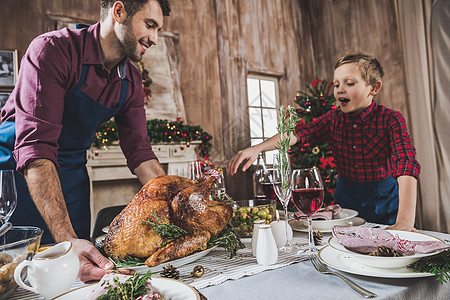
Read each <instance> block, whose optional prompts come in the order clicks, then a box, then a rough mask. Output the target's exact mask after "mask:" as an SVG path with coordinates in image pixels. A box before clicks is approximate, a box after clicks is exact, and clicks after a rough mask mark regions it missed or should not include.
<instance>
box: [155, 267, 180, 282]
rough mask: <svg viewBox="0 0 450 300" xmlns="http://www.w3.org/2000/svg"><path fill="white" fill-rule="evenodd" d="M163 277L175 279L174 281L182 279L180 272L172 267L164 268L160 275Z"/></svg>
mask: <svg viewBox="0 0 450 300" xmlns="http://www.w3.org/2000/svg"><path fill="white" fill-rule="evenodd" d="M160 275H161V277H165V278H173V279H179V278H180V271H178V270H177V268H175V267H174V266H172V265H167V266H166V267H163V270H162V271H161V273H160Z"/></svg>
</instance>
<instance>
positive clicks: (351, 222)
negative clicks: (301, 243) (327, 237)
mask: <svg viewBox="0 0 450 300" xmlns="http://www.w3.org/2000/svg"><path fill="white" fill-rule="evenodd" d="M365 223H366V220H364V219H363V218H360V217H354V218H351V219H344V220H339V222H334V224H333V225H332V226H330V227H327V228H325V229H318V228H317V226H316V224H315V223H314V222H313V224H312V227H313V230H320V231H321V232H331V228H333V226H361V225H363V224H365ZM289 225H291V227H292V229H293V230H295V231H301V232H308V224H304V223H303V221H296V220H290V221H289Z"/></svg>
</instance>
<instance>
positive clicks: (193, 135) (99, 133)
mask: <svg viewBox="0 0 450 300" xmlns="http://www.w3.org/2000/svg"><path fill="white" fill-rule="evenodd" d="M147 134H148V136H149V137H150V142H151V143H153V144H156V143H181V144H183V143H185V144H186V147H190V142H193V141H201V143H200V145H199V154H200V156H201V157H207V156H208V154H209V151H210V149H211V147H212V144H211V140H212V136H211V135H209V134H208V133H207V132H206V131H204V130H203V129H202V128H201V127H200V126H191V125H185V124H183V122H182V121H181V119H180V118H178V119H177V120H176V121H168V120H161V119H152V120H148V121H147ZM117 141H119V132H118V130H117V124H116V122H114V121H113V120H109V121H107V122H105V123H103V124H101V125H100V126H99V127H98V128H97V130H96V132H95V136H94V141H93V143H94V145H95V146H96V147H101V146H108V145H111V144H112V143H113V142H117Z"/></svg>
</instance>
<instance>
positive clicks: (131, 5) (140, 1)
mask: <svg viewBox="0 0 450 300" xmlns="http://www.w3.org/2000/svg"><path fill="white" fill-rule="evenodd" d="M116 1H118V0H101V10H100V18H101V19H104V18H105V17H106V16H107V14H108V10H109V9H110V8H111V7H112V5H113V4H114V2H116ZM119 1H121V2H122V3H123V5H124V6H125V11H126V12H127V17H132V16H134V15H135V14H136V13H137V12H138V11H140V10H141V9H142V6H144V4H146V3H147V2H148V1H149V0H119ZM157 1H158V3H159V6H161V10H162V13H163V16H169V14H170V4H169V0H157Z"/></svg>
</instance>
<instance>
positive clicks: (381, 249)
mask: <svg viewBox="0 0 450 300" xmlns="http://www.w3.org/2000/svg"><path fill="white" fill-rule="evenodd" d="M369 256H386V257H398V256H402V255H401V253H398V252H397V251H395V249H394V248H392V247H388V246H378V248H377V250H375V251H373V252H371V253H369Z"/></svg>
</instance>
